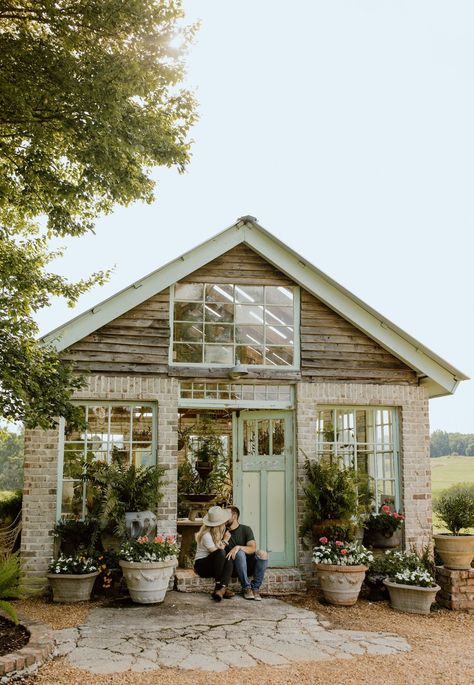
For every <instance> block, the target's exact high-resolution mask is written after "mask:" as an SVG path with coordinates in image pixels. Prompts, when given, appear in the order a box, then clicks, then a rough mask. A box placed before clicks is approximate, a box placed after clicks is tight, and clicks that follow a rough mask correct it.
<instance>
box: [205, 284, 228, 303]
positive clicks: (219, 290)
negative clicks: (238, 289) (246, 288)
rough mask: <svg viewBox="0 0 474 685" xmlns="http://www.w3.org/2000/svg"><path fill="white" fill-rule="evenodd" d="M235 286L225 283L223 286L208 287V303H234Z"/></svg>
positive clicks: (210, 285)
mask: <svg viewBox="0 0 474 685" xmlns="http://www.w3.org/2000/svg"><path fill="white" fill-rule="evenodd" d="M233 301H234V286H233V285H229V284H228V283H224V284H223V285H212V284H209V285H206V302H233Z"/></svg>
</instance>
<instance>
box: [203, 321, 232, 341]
mask: <svg viewBox="0 0 474 685" xmlns="http://www.w3.org/2000/svg"><path fill="white" fill-rule="evenodd" d="M205 339H206V342H229V343H231V342H233V339H234V327H233V326H232V325H229V324H227V325H224V324H211V323H209V324H206V328H205Z"/></svg>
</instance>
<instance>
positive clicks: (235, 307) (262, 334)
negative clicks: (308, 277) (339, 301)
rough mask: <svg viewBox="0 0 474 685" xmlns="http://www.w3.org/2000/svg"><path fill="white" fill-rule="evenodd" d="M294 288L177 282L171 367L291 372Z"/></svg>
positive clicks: (293, 349)
mask: <svg viewBox="0 0 474 685" xmlns="http://www.w3.org/2000/svg"><path fill="white" fill-rule="evenodd" d="M296 290H297V289H296V288H293V287H283V286H265V285H232V284H228V283H225V284H221V285H219V284H215V283H177V284H176V285H175V288H174V302H173V343H172V351H173V352H172V362H173V363H174V364H183V365H187V366H188V365H192V364H205V365H218V366H234V365H235V364H243V365H245V366H247V365H249V366H267V367H275V366H279V367H294V366H295V365H296V360H295V328H296V325H295V324H296V321H295V319H296V317H295V295H296V292H295V291H296Z"/></svg>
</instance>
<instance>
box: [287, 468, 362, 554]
mask: <svg viewBox="0 0 474 685" xmlns="http://www.w3.org/2000/svg"><path fill="white" fill-rule="evenodd" d="M304 470H305V476H306V482H305V485H304V487H303V492H304V500H305V510H306V513H305V516H304V519H303V522H302V524H301V527H300V535H301V536H302V537H304V536H309V537H311V538H312V541H317V540H319V539H320V538H321V537H327V538H332V539H334V538H339V539H346V540H347V539H352V538H353V537H354V534H355V529H356V523H355V515H356V513H357V477H356V474H355V471H354V469H352V468H347V467H345V466H344V464H343V463H342V461H333V462H330V461H326V460H323V459H321V460H319V461H310V460H309V459H308V458H307V459H306V461H305V465H304Z"/></svg>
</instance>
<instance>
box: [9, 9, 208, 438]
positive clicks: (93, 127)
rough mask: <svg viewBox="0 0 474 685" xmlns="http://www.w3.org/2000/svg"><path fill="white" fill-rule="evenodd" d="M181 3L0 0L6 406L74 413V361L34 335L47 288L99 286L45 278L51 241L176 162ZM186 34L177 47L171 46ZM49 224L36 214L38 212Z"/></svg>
mask: <svg viewBox="0 0 474 685" xmlns="http://www.w3.org/2000/svg"><path fill="white" fill-rule="evenodd" d="M182 17H183V10H182V3H181V0H161V1H158V0H127V1H126V2H124V0H10V1H8V0H6V1H5V2H2V3H0V54H1V55H2V69H1V70H0V413H1V414H3V416H5V417H6V418H8V419H10V420H23V421H25V422H26V423H27V425H30V426H33V425H40V426H43V427H47V426H50V425H53V424H54V417H55V416H59V415H65V416H66V417H67V418H69V420H71V419H72V418H73V411H72V407H71V405H70V403H69V399H70V396H71V394H72V392H73V390H74V389H75V388H76V387H78V386H79V385H80V379H79V378H78V377H77V376H75V374H74V372H73V369H72V367H71V366H68V365H66V364H62V363H61V361H60V358H59V357H58V355H57V353H56V352H55V351H54V350H53V349H52V348H45V347H42V346H41V345H39V344H38V343H37V342H36V339H35V338H36V335H37V333H38V330H37V327H36V325H35V323H34V320H33V315H34V313H35V312H36V311H38V309H39V308H41V307H43V306H46V305H47V304H48V302H49V299H50V298H51V296H62V297H65V298H66V299H67V300H68V302H69V304H71V305H73V304H74V303H75V301H76V300H77V298H78V296H79V295H80V294H81V293H82V292H84V291H85V290H87V289H88V288H89V287H90V286H91V285H92V284H95V283H101V282H103V279H104V278H105V277H106V276H107V274H104V273H102V272H101V273H98V274H93V275H92V276H91V277H90V278H87V279H85V280H83V281H81V282H79V283H76V284H71V283H69V282H68V281H67V280H66V279H64V278H60V277H59V276H57V275H55V274H52V273H49V272H47V271H46V270H45V267H46V266H47V265H48V264H49V263H50V262H51V260H52V259H54V258H55V257H56V256H58V252H55V253H49V251H48V240H49V239H50V238H51V237H52V236H65V235H73V236H80V235H82V234H84V233H85V232H87V231H90V230H92V229H93V225H94V220H95V218H96V217H97V216H98V215H99V214H100V213H107V212H110V211H111V209H112V208H113V206H114V205H115V204H121V205H127V204H129V203H130V202H132V201H135V200H138V199H141V200H144V201H147V202H151V201H152V199H153V181H152V179H151V178H150V170H151V168H152V167H154V166H157V165H164V166H168V167H171V166H175V167H177V168H178V170H180V171H182V170H183V169H184V167H185V165H186V163H187V162H188V160H189V142H188V140H187V135H188V132H189V128H190V126H191V125H192V123H193V121H194V119H195V103H194V99H193V97H192V95H191V93H189V92H188V91H186V90H183V89H179V88H178V86H179V84H180V82H181V81H182V79H183V75H184V64H183V57H184V52H185V49H186V47H187V45H188V43H189V41H190V39H191V38H192V35H193V33H194V31H195V27H194V26H193V27H183V26H182V25H181V21H182ZM175 42H177V43H178V47H175V46H174V43H175ZM40 219H41V221H39V220H40Z"/></svg>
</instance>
